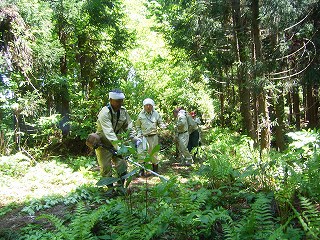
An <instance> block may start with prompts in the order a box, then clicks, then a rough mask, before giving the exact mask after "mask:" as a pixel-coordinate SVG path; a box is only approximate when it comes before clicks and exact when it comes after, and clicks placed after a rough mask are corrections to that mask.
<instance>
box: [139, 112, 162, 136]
mask: <svg viewBox="0 0 320 240" xmlns="http://www.w3.org/2000/svg"><path fill="white" fill-rule="evenodd" d="M135 126H136V129H137V133H138V136H150V135H155V134H157V133H158V131H157V128H158V127H164V123H163V121H162V118H161V116H160V114H159V113H158V112H157V111H156V110H154V109H153V110H152V111H151V112H150V113H148V112H146V111H145V110H142V111H141V112H140V113H139V115H138V118H137V120H136V122H135Z"/></svg>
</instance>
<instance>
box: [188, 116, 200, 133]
mask: <svg viewBox="0 0 320 240" xmlns="http://www.w3.org/2000/svg"><path fill="white" fill-rule="evenodd" d="M186 116H187V122H188V132H189V134H190V133H192V132H193V131H195V130H197V129H198V124H197V123H196V122H195V121H194V120H193V118H192V117H191V115H190V114H189V113H186Z"/></svg>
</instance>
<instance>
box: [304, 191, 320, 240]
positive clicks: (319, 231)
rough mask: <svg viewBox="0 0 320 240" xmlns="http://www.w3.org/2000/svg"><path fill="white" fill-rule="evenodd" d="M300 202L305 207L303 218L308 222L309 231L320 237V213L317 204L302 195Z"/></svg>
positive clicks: (312, 234)
mask: <svg viewBox="0 0 320 240" xmlns="http://www.w3.org/2000/svg"><path fill="white" fill-rule="evenodd" d="M300 202H301V206H302V208H303V211H302V218H303V219H304V221H305V223H306V224H307V227H308V233H309V234H310V235H311V236H313V237H317V238H320V213H319V211H318V209H317V206H316V205H314V204H313V203H312V202H311V201H310V200H309V199H307V198H305V197H303V196H301V197H300Z"/></svg>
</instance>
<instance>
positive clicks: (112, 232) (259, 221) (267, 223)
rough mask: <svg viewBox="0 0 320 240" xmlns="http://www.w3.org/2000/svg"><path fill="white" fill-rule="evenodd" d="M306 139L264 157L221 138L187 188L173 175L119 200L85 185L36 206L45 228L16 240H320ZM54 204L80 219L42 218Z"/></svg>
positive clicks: (315, 164) (241, 141)
mask: <svg viewBox="0 0 320 240" xmlns="http://www.w3.org/2000/svg"><path fill="white" fill-rule="evenodd" d="M304 134H305V136H306V137H305V139H304V141H303V142H302V143H301V144H296V143H297V140H296V139H294V137H292V142H291V143H290V144H289V148H288V149H287V150H286V152H285V153H283V154H279V153H277V152H271V153H269V154H265V155H260V154H259V152H258V151H257V150H256V149H254V148H253V146H252V143H251V141H250V140H249V139H248V138H247V137H244V136H240V135H236V134H231V132H229V131H228V130H227V129H224V130H221V129H216V130H213V131H212V132H211V133H210V134H208V135H207V142H208V144H207V145H206V146H202V147H201V151H202V152H204V151H205V153H206V154H205V156H206V158H201V159H200V161H198V162H197V163H196V164H195V166H194V168H193V171H191V169H190V172H189V175H188V177H187V179H188V180H187V181H184V182H181V181H180V178H179V176H178V175H177V173H174V172H172V171H170V175H169V176H167V177H168V178H169V180H168V181H167V182H166V181H162V182H158V183H156V184H154V185H149V186H145V185H142V186H135V187H132V186H129V188H128V189H127V193H126V194H125V195H124V196H119V197H116V198H112V199H107V200H106V199H104V198H103V197H102V195H101V191H98V190H97V191H94V190H93V188H92V187H91V186H90V187H89V186H85V185H84V186H83V188H80V189H79V190H78V195H70V197H69V198H68V197H66V198H64V199H65V201H61V200H55V199H51V200H50V201H49V199H47V201H45V200H42V201H38V202H37V201H36V200H35V201H34V202H33V203H32V202H30V203H29V206H30V208H31V209H33V211H34V212H33V214H35V212H38V213H40V216H39V217H38V218H37V220H38V221H40V222H38V223H33V224H29V225H28V226H26V227H25V228H23V229H21V231H20V232H18V233H15V239H239V240H240V239H241V240H242V239H319V238H320V225H319V222H320V215H319V205H318V204H319V203H318V202H317V201H318V197H319V191H318V189H319V185H318V181H315V180H316V179H319V178H318V176H319V171H318V169H319V161H318V160H319V152H318V143H319V142H318V140H316V141H311V140H312V139H313V138H311V137H310V138H308V136H310V135H311V136H316V134H315V133H309V132H304ZM299 136H300V137H301V136H304V135H303V134H302V135H299ZM308 139H309V140H308ZM316 139H318V138H316ZM202 156H204V155H202ZM301 157H302V158H301ZM83 160H84V159H81V161H82V162H84V163H85V161H83ZM76 165H77V164H76ZM77 169H81V166H80V167H77ZM86 189H91V190H90V191H89V190H86ZM72 196H73V197H72ZM68 199H69V200H68ZM103 199H104V200H103ZM37 204H38V205H37ZM54 204H65V205H68V206H69V205H70V206H74V207H73V208H74V211H73V212H70V213H68V214H66V215H63V216H56V215H53V214H42V215H41V210H43V209H44V208H45V207H44V206H47V207H48V209H50V207H52V206H53V205H54ZM32 206H33V207H32ZM35 206H38V209H37V207H35ZM41 206H42V207H41ZM26 207H27V206H26ZM24 209H26V208H24ZM8 211H9V210H8ZM27 212H28V211H27ZM38 215H39V214H38ZM45 222H47V224H48V223H50V225H49V226H48V225H46V224H45ZM45 226H46V227H45ZM2 234H3V236H4V235H5V236H7V239H9V237H8V236H10V234H13V232H10V231H9V232H6V233H2ZM17 234H19V236H18V238H17ZM5 239H6V238H5Z"/></svg>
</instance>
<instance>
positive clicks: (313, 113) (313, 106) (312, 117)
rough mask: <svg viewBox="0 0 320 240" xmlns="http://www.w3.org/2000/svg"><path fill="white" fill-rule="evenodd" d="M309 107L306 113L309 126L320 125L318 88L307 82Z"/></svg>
mask: <svg viewBox="0 0 320 240" xmlns="http://www.w3.org/2000/svg"><path fill="white" fill-rule="evenodd" d="M306 90H307V92H306V93H307V104H306V106H307V108H306V115H307V120H308V128H316V127H317V125H318V104H319V103H318V101H317V96H316V94H315V93H316V92H318V91H317V89H316V88H314V86H312V85H311V84H307V89H306Z"/></svg>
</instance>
